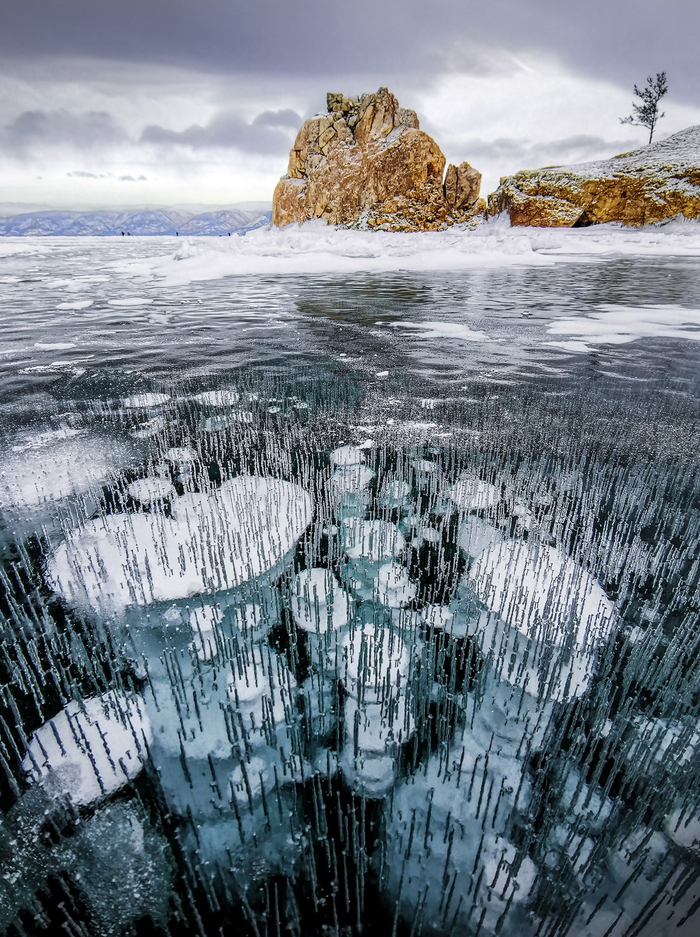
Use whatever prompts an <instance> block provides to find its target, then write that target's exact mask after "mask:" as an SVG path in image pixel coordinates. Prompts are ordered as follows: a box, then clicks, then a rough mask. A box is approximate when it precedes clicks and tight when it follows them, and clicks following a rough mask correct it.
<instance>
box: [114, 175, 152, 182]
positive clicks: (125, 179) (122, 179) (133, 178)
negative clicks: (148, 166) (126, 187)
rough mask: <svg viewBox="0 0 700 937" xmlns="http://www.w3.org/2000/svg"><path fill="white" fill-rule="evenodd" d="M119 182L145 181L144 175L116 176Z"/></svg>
mask: <svg viewBox="0 0 700 937" xmlns="http://www.w3.org/2000/svg"><path fill="white" fill-rule="evenodd" d="M117 178H118V180H119V182H146V181H147V180H146V176H144V175H141V176H118V177H117Z"/></svg>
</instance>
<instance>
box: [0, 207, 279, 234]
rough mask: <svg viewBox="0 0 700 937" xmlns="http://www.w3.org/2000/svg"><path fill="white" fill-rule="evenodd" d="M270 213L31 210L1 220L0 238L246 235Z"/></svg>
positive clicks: (238, 211) (169, 210) (171, 210)
mask: <svg viewBox="0 0 700 937" xmlns="http://www.w3.org/2000/svg"><path fill="white" fill-rule="evenodd" d="M269 221H270V212H261V211H245V210H243V209H238V208H228V209H221V210H219V211H206V212H201V213H200V214H196V213H195V212H190V211H184V210H180V209H169V208H168V209H156V210H143V211H33V212H25V213H23V214H20V215H12V216H8V217H2V218H0V237H30V236H31V237H48V236H53V237H56V236H73V237H81V236H83V237H85V236H93V237H95V236H97V237H106V236H114V235H117V236H119V235H121V234H123V235H124V236H127V235H153V236H156V235H163V234H170V235H176V234H179V235H181V236H183V235H208V236H210V237H217V236H226V235H228V234H231V235H233V234H245V233H246V232H247V231H252V230H253V229H254V228H260V227H263V226H264V225H266V224H269Z"/></svg>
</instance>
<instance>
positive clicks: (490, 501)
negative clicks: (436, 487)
mask: <svg viewBox="0 0 700 937" xmlns="http://www.w3.org/2000/svg"><path fill="white" fill-rule="evenodd" d="M448 495H449V498H450V501H452V503H453V504H454V505H455V507H457V508H459V510H460V511H478V510H484V509H485V508H490V507H493V506H494V505H495V504H498V502H499V501H500V499H501V493H500V491H499V490H498V488H496V486H495V485H492V484H491V483H490V482H485V481H482V480H481V479H480V478H476V477H475V476H472V475H462V476H461V477H460V478H458V479H457V481H456V482H455V483H454V485H452V486H451V488H450V489H449V492H448Z"/></svg>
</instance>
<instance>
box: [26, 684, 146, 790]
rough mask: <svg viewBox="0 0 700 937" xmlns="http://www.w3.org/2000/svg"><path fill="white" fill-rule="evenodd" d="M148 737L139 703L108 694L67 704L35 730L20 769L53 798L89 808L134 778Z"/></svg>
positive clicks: (133, 699) (143, 755)
mask: <svg viewBox="0 0 700 937" xmlns="http://www.w3.org/2000/svg"><path fill="white" fill-rule="evenodd" d="M151 738H152V734H151V726H150V723H149V720H148V717H147V716H146V713H145V711H144V709H143V701H142V700H141V699H140V698H138V697H133V698H127V697H126V696H123V695H122V694H120V693H116V692H110V693H106V694H105V695H104V696H100V697H93V698H91V699H87V700H84V701H83V702H82V703H79V702H72V703H69V704H68V705H67V706H66V707H65V709H62V710H61V712H60V713H58V715H56V716H54V717H53V719H51V720H49V722H47V723H46V724H45V725H43V726H41V728H39V729H37V731H36V732H35V733H34V734H33V735H32V737H31V739H30V741H29V747H28V750H27V754H26V756H25V758H24V761H23V762H22V768H23V770H24V771H25V773H26V774H27V775H28V776H29V778H30V779H31V780H33V781H38V782H40V783H41V784H43V785H44V787H46V789H47V790H48V791H49V792H50V793H52V794H53V795H54V796H57V797H58V796H67V797H69V798H70V800H72V801H73V803H74V804H76V805H82V804H91V803H93V802H94V801H96V800H100V799H101V798H103V797H107V796H108V795H109V794H112V793H114V791H116V790H119V788H120V787H123V786H124V785H125V784H128V782H129V781H130V780H131V779H132V778H134V777H136V775H137V774H138V773H139V772H140V771H141V769H142V767H143V761H142V758H144V757H145V748H146V744H148V743H150V741H151Z"/></svg>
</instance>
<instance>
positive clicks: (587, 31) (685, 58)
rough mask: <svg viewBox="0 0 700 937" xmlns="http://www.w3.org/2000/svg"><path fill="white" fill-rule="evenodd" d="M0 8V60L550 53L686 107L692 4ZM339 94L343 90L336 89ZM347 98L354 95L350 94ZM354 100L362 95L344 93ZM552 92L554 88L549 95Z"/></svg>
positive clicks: (454, 0) (209, 3) (176, 3)
mask: <svg viewBox="0 0 700 937" xmlns="http://www.w3.org/2000/svg"><path fill="white" fill-rule="evenodd" d="M5 6H6V9H4V10H3V22H2V29H0V53H4V54H5V55H6V56H9V57H17V56H22V57H24V58H27V57H29V58H32V57H34V58H41V57H46V56H56V55H60V56H66V57H81V56H82V57H90V58H93V57H100V58H106V59H113V60H115V61H126V62H132V63H149V64H158V63H159V64H168V65H176V66H184V67H187V68H194V69H197V70H199V71H204V72H216V73H220V74H238V75H241V74H243V75H245V74H250V75H275V76H289V77H293V76H300V77H301V76H304V77H312V76H318V77H319V80H321V79H323V80H331V79H332V77H333V76H334V75H337V76H340V75H345V76H357V78H358V80H361V79H362V77H363V76H369V75H372V76H376V75H384V76H385V78H386V81H387V82H390V81H391V80H392V79H393V78H394V77H396V76H398V75H406V76H412V77H414V78H416V79H419V80H421V81H422V80H429V79H430V78H431V77H432V76H434V75H436V74H439V73H441V72H443V71H445V70H449V69H450V68H459V69H460V70H463V71H479V73H485V72H486V73H488V67H489V62H490V57H489V53H488V50H489V48H491V47H498V48H506V49H511V50H513V51H515V52H517V51H530V52H533V53H537V52H544V53H545V54H547V55H556V56H558V58H559V59H560V60H561V61H563V62H564V63H566V64H567V65H568V66H569V67H571V68H573V69H575V70H578V71H579V72H582V73H587V74H589V75H593V76H596V77H600V78H602V79H606V80H612V81H614V82H618V83H621V84H623V85H625V86H630V85H631V83H632V82H633V81H637V82H640V81H642V82H643V80H644V78H645V77H646V75H647V74H648V73H649V72H654V71H658V70H661V69H665V70H666V71H667V72H668V74H669V79H670V86H671V93H672V94H673V95H674V96H675V97H676V98H677V99H679V100H682V99H685V100H688V101H695V100H697V93H698V67H697V36H698V35H700V4H699V3H696V2H693V0H612V2H611V0H586V2H585V3H584V2H576V0H568V2H566V0H564V2H562V0H527V2H525V0H488V2H487V0H432V2H431V3H425V0H380V2H376V0H355V2H354V3H353V4H341V3H327V2H326V0H302V2H301V3H297V4H293V5H291V6H290V5H288V4H287V3H283V2H282V0H257V2H255V3H253V2H248V3H243V2H234V0H198V2H197V3H193V2H192V0H148V2H146V3H144V2H143V0H120V2H119V3H108V2H103V0H61V2H60V3H59V2H56V0H31V2H28V3H8V4H6V5H5ZM340 90H342V89H340ZM351 90H352V89H351ZM355 90H366V89H355ZM553 90H554V91H556V89H553Z"/></svg>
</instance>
